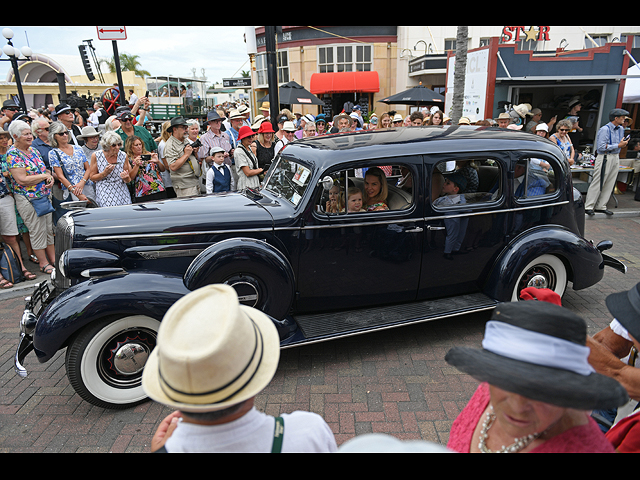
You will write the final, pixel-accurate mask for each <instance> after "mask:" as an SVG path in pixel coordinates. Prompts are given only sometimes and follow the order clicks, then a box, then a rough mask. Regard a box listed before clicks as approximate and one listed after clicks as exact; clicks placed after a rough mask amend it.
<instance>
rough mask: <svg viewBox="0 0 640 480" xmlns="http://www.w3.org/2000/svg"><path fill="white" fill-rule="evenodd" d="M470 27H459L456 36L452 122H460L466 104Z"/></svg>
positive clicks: (454, 123) (455, 123)
mask: <svg viewBox="0 0 640 480" xmlns="http://www.w3.org/2000/svg"><path fill="white" fill-rule="evenodd" d="M468 38H469V27H458V34H457V37H456V63H455V72H454V75H453V102H452V105H451V123H452V124H453V125H457V124H458V120H460V117H461V116H462V107H463V105H464V84H465V79H466V76H467V75H466V74H467V44H468Z"/></svg>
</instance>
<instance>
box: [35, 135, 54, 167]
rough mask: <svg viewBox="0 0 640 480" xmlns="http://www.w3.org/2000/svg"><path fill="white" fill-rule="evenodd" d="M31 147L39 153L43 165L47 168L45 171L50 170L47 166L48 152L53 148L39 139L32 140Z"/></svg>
mask: <svg viewBox="0 0 640 480" xmlns="http://www.w3.org/2000/svg"><path fill="white" fill-rule="evenodd" d="M31 146H32V147H33V148H35V149H36V150H38V152H40V156H41V157H42V160H43V161H44V164H45V165H46V166H47V170H51V165H49V152H50V151H51V150H53V147H52V146H51V145H49V144H47V143H44V142H43V141H42V140H41V139H39V138H36V139H34V140H33V142H32V143H31Z"/></svg>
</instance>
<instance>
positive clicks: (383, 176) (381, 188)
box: [316, 164, 414, 215]
mask: <svg viewBox="0 0 640 480" xmlns="http://www.w3.org/2000/svg"><path fill="white" fill-rule="evenodd" d="M327 176H328V177H329V178H331V181H332V182H333V183H332V185H326V186H324V187H321V193H320V195H319V198H318V201H317V205H316V211H317V212H323V213H327V214H329V215H352V214H359V213H370V212H381V211H393V210H406V209H408V208H410V207H411V206H412V205H413V201H414V200H413V180H414V171H413V170H412V168H411V167H410V166H409V165H403V164H389V165H382V166H371V165H367V166H364V165H363V166H356V167H354V168H350V169H346V170H340V171H337V172H329V173H328V175H327ZM327 176H325V177H323V178H326V177H327ZM327 187H330V188H329V189H328V190H327Z"/></svg>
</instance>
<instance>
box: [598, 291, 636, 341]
mask: <svg viewBox="0 0 640 480" xmlns="http://www.w3.org/2000/svg"><path fill="white" fill-rule="evenodd" d="M605 303H606V304H607V308H608V309H609V312H611V314H612V315H613V316H614V317H615V318H616V320H618V322H620V324H621V325H622V326H623V327H624V328H626V329H627V331H628V332H629V333H630V334H631V336H632V337H633V338H635V339H636V340H638V341H640V283H638V284H637V285H636V286H635V287H633V288H632V289H630V290H628V291H626V292H619V293H612V294H611V295H609V296H608V297H607V298H606V300H605Z"/></svg>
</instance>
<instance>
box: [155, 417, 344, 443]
mask: <svg viewBox="0 0 640 480" xmlns="http://www.w3.org/2000/svg"><path fill="white" fill-rule="evenodd" d="M281 416H282V418H283V419H284V437H283V443H282V453H332V452H336V451H337V450H338V447H337V445H336V440H335V437H334V436H333V432H332V431H331V429H330V428H329V425H327V423H326V422H325V421H324V420H323V418H322V417H321V416H320V415H317V414H315V413H310V412H300V411H298V412H293V413H290V414H283V415H281ZM274 427H275V419H274V418H273V417H272V416H271V415H267V414H265V413H262V412H259V411H258V410H256V409H255V408H253V409H251V410H250V411H249V412H248V413H247V414H246V415H244V416H242V417H241V418H239V419H237V420H235V421H233V422H230V423H225V424H223V425H214V426H206V425H195V424H193V423H186V422H183V421H180V422H179V423H178V427H177V428H176V429H175V431H174V432H173V435H171V437H169V439H168V440H167V442H166V444H165V448H166V449H167V451H168V452H169V453H270V452H271V446H272V445H273V431H274Z"/></svg>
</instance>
